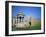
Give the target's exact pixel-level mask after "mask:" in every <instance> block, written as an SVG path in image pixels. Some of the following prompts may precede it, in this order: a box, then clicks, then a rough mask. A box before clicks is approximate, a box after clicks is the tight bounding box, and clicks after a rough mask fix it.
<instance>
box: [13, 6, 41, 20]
mask: <svg viewBox="0 0 46 37" xmlns="http://www.w3.org/2000/svg"><path fill="white" fill-rule="evenodd" d="M20 11H22V12H23V13H24V15H25V16H31V17H33V18H35V19H40V18H41V7H32V6H12V16H13V17H15V16H16V15H17V13H18V12H20Z"/></svg>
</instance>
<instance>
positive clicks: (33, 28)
mask: <svg viewBox="0 0 46 37" xmlns="http://www.w3.org/2000/svg"><path fill="white" fill-rule="evenodd" d="M40 29H41V24H40V23H37V24H35V25H34V26H30V27H28V28H16V27H15V26H14V27H13V26H12V31H18V30H40Z"/></svg>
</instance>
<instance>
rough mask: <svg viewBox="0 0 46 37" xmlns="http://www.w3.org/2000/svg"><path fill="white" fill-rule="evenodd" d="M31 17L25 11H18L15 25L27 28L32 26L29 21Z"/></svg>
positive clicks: (14, 19)
mask: <svg viewBox="0 0 46 37" xmlns="http://www.w3.org/2000/svg"><path fill="white" fill-rule="evenodd" d="M30 18H31V17H26V16H25V15H24V13H23V12H18V14H17V15H16V16H15V17H14V18H13V25H16V27H19V28H25V27H28V26H30V25H29V22H30V21H31V19H30Z"/></svg>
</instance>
